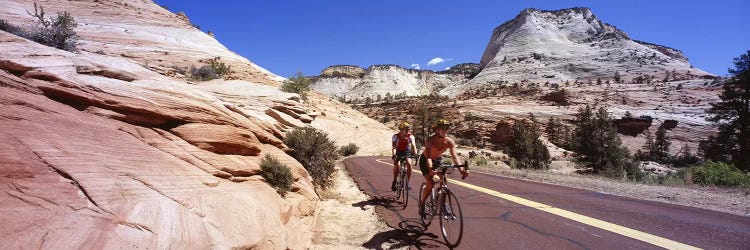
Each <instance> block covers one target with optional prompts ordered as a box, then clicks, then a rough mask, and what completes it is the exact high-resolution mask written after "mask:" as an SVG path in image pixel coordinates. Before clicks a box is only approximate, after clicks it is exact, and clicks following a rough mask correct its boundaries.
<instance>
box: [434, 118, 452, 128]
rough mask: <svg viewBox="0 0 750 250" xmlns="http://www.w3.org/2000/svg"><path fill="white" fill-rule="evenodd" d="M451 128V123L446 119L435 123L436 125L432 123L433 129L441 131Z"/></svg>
mask: <svg viewBox="0 0 750 250" xmlns="http://www.w3.org/2000/svg"><path fill="white" fill-rule="evenodd" d="M450 126H451V122H449V121H448V120H446V119H439V120H437V121H435V122H434V123H432V129H439V128H442V129H448V128H450Z"/></svg>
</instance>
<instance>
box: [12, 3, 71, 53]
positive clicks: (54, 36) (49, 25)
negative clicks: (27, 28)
mask: <svg viewBox="0 0 750 250" xmlns="http://www.w3.org/2000/svg"><path fill="white" fill-rule="evenodd" d="M26 13H28V14H29V15H31V16H33V17H36V18H37V20H36V22H35V27H33V30H32V31H31V32H22V34H21V36H23V37H26V38H29V39H30V40H32V41H35V42H37V43H41V44H44V45H47V46H50V47H54V48H58V49H62V50H67V51H75V50H76V47H77V42H78V35H77V34H76V32H75V30H74V29H75V28H76V27H78V24H77V23H76V21H75V19H74V18H73V16H72V15H70V13H69V12H67V11H63V12H58V13H57V16H55V17H45V16H44V15H45V12H44V8H43V7H42V6H41V5H40V6H37V5H36V2H34V13H33V14H32V13H31V12H29V11H28V10H27V11H26Z"/></svg>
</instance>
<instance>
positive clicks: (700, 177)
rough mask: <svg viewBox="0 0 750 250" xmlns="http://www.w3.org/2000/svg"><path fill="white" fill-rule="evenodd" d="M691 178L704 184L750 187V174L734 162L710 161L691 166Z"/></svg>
mask: <svg viewBox="0 0 750 250" xmlns="http://www.w3.org/2000/svg"><path fill="white" fill-rule="evenodd" d="M690 175H691V179H692V180H693V182H694V183H698V184H700V185H703V186H709V185H715V186H739V187H750V175H748V174H747V173H744V172H742V170H739V169H738V168H736V167H734V165H732V164H727V163H724V162H713V161H708V162H706V163H704V164H702V165H698V166H693V167H691V168H690Z"/></svg>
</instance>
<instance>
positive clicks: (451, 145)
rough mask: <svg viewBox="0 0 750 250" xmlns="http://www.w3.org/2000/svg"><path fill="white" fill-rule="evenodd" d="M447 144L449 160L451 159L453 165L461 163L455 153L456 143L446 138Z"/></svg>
mask: <svg viewBox="0 0 750 250" xmlns="http://www.w3.org/2000/svg"><path fill="white" fill-rule="evenodd" d="M448 145H449V147H448V148H449V149H450V153H451V160H453V164H454V165H459V164H461V163H460V161H458V156H457V155H456V143H455V142H454V141H453V140H452V139H450V138H448Z"/></svg>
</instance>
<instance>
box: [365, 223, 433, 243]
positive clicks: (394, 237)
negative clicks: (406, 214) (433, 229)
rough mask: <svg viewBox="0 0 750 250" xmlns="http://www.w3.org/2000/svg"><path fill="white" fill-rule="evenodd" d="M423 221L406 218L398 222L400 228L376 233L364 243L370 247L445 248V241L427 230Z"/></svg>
mask: <svg viewBox="0 0 750 250" xmlns="http://www.w3.org/2000/svg"><path fill="white" fill-rule="evenodd" d="M424 230H425V228H424V225H423V224H422V222H420V221H418V220H414V219H406V220H404V221H401V222H400V223H399V224H398V228H396V229H393V230H390V231H385V232H381V233H377V234H375V235H374V236H373V237H372V238H371V239H370V240H368V241H367V242H365V243H364V244H362V247H365V248H368V249H396V248H403V247H414V248H417V249H423V248H436V247H440V248H444V247H446V246H445V243H443V242H442V241H440V240H439V237H438V236H437V235H435V234H433V233H429V232H425V231H424Z"/></svg>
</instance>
